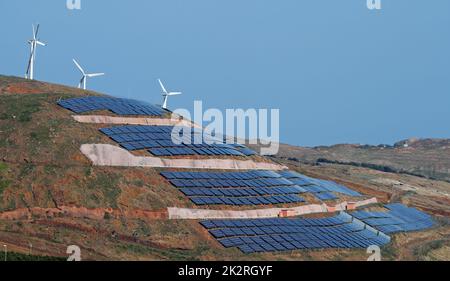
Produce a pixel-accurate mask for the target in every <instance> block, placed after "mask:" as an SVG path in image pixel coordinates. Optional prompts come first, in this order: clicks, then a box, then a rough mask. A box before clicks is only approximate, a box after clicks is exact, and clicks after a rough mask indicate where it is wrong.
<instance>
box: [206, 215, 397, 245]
mask: <svg viewBox="0 0 450 281" xmlns="http://www.w3.org/2000/svg"><path fill="white" fill-rule="evenodd" d="M226 222H227V221H226V220H210V221H203V222H201V224H202V225H203V226H204V227H205V228H206V229H208V230H209V232H210V233H211V235H213V236H214V237H215V238H217V239H219V242H220V243H221V244H222V245H224V246H225V247H228V248H230V247H238V248H239V249H241V251H242V252H244V253H251V252H276V251H288V250H289V251H291V250H301V249H325V248H366V247H367V246H369V245H380V246H381V245H385V244H387V243H389V242H390V238H389V236H387V235H385V234H383V233H381V232H378V231H376V230H370V228H367V229H366V228H364V224H363V223H361V222H359V221H357V220H353V221H352V218H351V216H349V215H348V214H346V213H341V214H340V215H338V216H335V217H333V218H325V219H282V218H272V219H252V220H229V221H228V222H229V223H226ZM292 225H299V226H297V227H293V226H292ZM360 225H362V226H363V227H362V228H361V227H360ZM325 233H326V234H325ZM224 237H227V238H224ZM248 249H251V251H250V250H248Z"/></svg>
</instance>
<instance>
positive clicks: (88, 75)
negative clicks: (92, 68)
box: [86, 73, 105, 77]
mask: <svg viewBox="0 0 450 281" xmlns="http://www.w3.org/2000/svg"><path fill="white" fill-rule="evenodd" d="M103 75H105V73H90V74H86V76H87V77H98V76H103Z"/></svg>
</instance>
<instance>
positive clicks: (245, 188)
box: [161, 171, 306, 206]
mask: <svg viewBox="0 0 450 281" xmlns="http://www.w3.org/2000/svg"><path fill="white" fill-rule="evenodd" d="M161 175H162V176H164V177H165V178H166V179H168V180H169V181H170V183H171V184H173V185H174V186H175V187H178V188H179V189H180V191H181V192H182V193H184V194H185V195H186V196H188V197H189V199H191V201H192V202H193V203H194V204H196V205H231V206H243V205H270V204H284V203H300V202H304V201H305V200H304V199H303V198H302V197H300V196H299V195H298V194H300V193H304V192H306V191H305V190H304V189H303V188H302V187H300V186H297V185H295V184H293V183H292V182H290V181H289V180H287V179H285V178H283V177H281V176H280V175H279V174H277V173H275V172H273V171H250V172H227V173H212V172H162V173H161Z"/></svg>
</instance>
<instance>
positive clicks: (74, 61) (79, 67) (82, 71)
mask: <svg viewBox="0 0 450 281" xmlns="http://www.w3.org/2000/svg"><path fill="white" fill-rule="evenodd" d="M73 63H75V65H76V66H77V67H78V69H79V70H80V71H81V73H82V74H83V76H84V75H86V74H85V73H84V70H83V68H82V67H81V66H80V64H79V63H78V62H77V61H76V60H75V59H73Z"/></svg>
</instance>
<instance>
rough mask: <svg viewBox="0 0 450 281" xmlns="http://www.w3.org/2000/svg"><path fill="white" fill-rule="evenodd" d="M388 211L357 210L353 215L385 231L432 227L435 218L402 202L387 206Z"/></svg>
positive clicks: (408, 230)
mask: <svg viewBox="0 0 450 281" xmlns="http://www.w3.org/2000/svg"><path fill="white" fill-rule="evenodd" d="M385 207H386V208H387V209H389V211H388V212H368V211H357V212H354V213H353V214H352V215H353V216H354V217H356V218H358V219H360V220H362V221H364V222H365V223H367V224H368V225H370V226H372V227H374V228H376V229H379V230H381V231H383V232H384V233H388V234H389V233H396V232H410V231H418V230H424V229H427V228H430V227H432V226H433V225H434V224H435V223H434V220H433V219H432V218H431V216H429V215H428V214H426V213H423V212H420V211H419V210H417V209H414V208H408V207H406V206H405V205H402V204H389V205H386V206H385Z"/></svg>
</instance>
